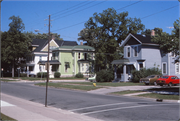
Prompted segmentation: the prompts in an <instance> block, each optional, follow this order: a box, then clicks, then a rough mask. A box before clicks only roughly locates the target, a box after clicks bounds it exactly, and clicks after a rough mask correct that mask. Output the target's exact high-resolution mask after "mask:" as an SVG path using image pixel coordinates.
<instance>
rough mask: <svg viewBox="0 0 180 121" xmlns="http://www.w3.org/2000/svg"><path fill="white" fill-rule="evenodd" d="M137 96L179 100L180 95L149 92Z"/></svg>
mask: <svg viewBox="0 0 180 121" xmlns="http://www.w3.org/2000/svg"><path fill="white" fill-rule="evenodd" d="M137 96H139V97H148V98H155V99H166V100H179V95H163V94H157V93H149V94H141V95H137Z"/></svg>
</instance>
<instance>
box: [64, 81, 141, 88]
mask: <svg viewBox="0 0 180 121" xmlns="http://www.w3.org/2000/svg"><path fill="white" fill-rule="evenodd" d="M62 83H64V84H78V85H92V83H93V82H62ZM96 85H97V86H110V87H118V86H140V85H144V84H142V83H132V82H120V83H112V82H105V83H100V82H96Z"/></svg>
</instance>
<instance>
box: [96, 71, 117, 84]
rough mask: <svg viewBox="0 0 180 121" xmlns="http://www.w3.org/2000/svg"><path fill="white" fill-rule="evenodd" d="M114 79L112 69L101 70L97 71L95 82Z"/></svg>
mask: <svg viewBox="0 0 180 121" xmlns="http://www.w3.org/2000/svg"><path fill="white" fill-rule="evenodd" d="M113 79H114V73H113V70H101V71H99V72H97V76H96V81H97V82H111V81H112V80H113Z"/></svg>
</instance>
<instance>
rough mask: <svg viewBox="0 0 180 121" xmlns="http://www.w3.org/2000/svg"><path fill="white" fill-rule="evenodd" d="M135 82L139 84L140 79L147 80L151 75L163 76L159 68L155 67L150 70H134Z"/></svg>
mask: <svg viewBox="0 0 180 121" xmlns="http://www.w3.org/2000/svg"><path fill="white" fill-rule="evenodd" d="M131 73H132V76H133V82H139V80H140V78H145V77H147V76H149V75H162V73H161V70H160V69H159V68H156V67H153V68H148V69H145V68H143V69H140V70H139V71H138V70H133V71H132V72H131Z"/></svg>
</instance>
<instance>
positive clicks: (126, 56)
mask: <svg viewBox="0 0 180 121" xmlns="http://www.w3.org/2000/svg"><path fill="white" fill-rule="evenodd" d="M128 48H129V57H128ZM126 57H127V58H130V57H131V47H130V46H127V48H126Z"/></svg>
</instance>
